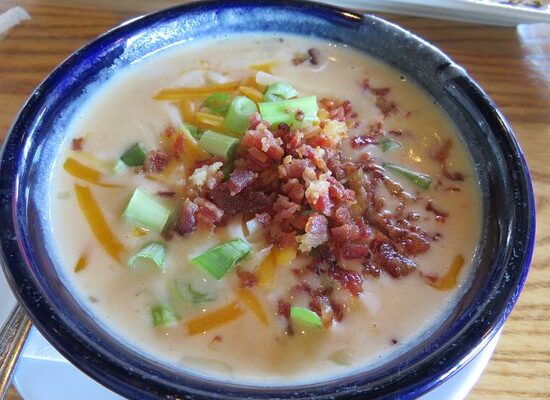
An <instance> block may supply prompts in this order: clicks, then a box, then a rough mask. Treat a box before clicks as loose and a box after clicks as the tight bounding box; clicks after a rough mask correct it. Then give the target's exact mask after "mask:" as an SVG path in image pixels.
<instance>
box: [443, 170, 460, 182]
mask: <svg viewBox="0 0 550 400" xmlns="http://www.w3.org/2000/svg"><path fill="white" fill-rule="evenodd" d="M443 176H444V177H445V178H447V179H450V180H451V181H463V180H464V178H465V176H464V174H463V173H462V172H450V171H449V170H447V167H443Z"/></svg>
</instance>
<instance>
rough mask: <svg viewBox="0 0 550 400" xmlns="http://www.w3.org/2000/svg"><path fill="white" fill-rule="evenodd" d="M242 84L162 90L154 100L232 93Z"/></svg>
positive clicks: (173, 99)
mask: <svg viewBox="0 0 550 400" xmlns="http://www.w3.org/2000/svg"><path fill="white" fill-rule="evenodd" d="M240 84H241V83H240V81H234V82H227V83H220V84H217V85H209V86H201V87H186V88H172V89H162V90H161V91H160V92H158V93H157V94H156V95H155V96H154V97H153V98H154V99H156V100H170V101H181V100H185V99H189V98H193V97H201V96H207V95H209V94H212V93H216V92H232V91H234V90H236V89H237V88H238V87H239V86H240Z"/></svg>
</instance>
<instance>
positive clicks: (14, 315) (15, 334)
mask: <svg viewBox="0 0 550 400" xmlns="http://www.w3.org/2000/svg"><path fill="white" fill-rule="evenodd" d="M30 328H31V321H30V319H29V317H28V316H27V314H26V313H25V311H24V310H23V308H22V307H21V306H20V305H17V306H16V307H15V309H14V310H13V311H12V312H11V314H10V316H9V317H8V319H7V321H6V324H5V325H4V327H3V328H2V331H1V332H0V400H1V399H3V398H4V396H5V395H6V392H7V390H8V386H9V384H10V381H11V377H12V374H13V370H14V369H15V365H16V364H17V358H18V357H19V353H21V350H22V349H23V344H24V343H25V339H26V338H27V335H28V334H29V330H30Z"/></svg>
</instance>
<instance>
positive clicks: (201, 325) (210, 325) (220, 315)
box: [185, 302, 244, 335]
mask: <svg viewBox="0 0 550 400" xmlns="http://www.w3.org/2000/svg"><path fill="white" fill-rule="evenodd" d="M243 313H244V311H243V309H242V308H240V307H239V304H238V303H237V302H233V303H231V304H229V305H227V306H225V307H222V308H219V309H217V310H214V311H211V312H209V313H207V314H204V315H201V316H199V317H196V318H193V319H190V320H189V321H187V322H186V323H185V325H186V326H187V331H188V332H189V334H190V335H197V334H199V333H206V332H208V331H210V330H212V329H214V328H218V327H220V326H222V325H225V324H228V323H230V322H232V321H235V320H236V319H237V318H239V317H240V316H241V315H242V314H243Z"/></svg>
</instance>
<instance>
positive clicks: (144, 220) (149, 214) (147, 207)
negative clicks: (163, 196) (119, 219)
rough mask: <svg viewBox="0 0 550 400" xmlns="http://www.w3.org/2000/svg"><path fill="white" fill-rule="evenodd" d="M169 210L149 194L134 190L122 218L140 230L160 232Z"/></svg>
mask: <svg viewBox="0 0 550 400" xmlns="http://www.w3.org/2000/svg"><path fill="white" fill-rule="evenodd" d="M170 214H171V210H170V209H169V208H167V207H166V206H164V205H163V204H162V203H160V202H159V201H158V200H157V199H156V198H155V197H153V196H152V195H150V194H149V193H147V192H145V191H143V190H141V189H136V190H135V191H134V194H133V195H132V197H131V198H130V201H129V202H128V206H126V210H124V214H123V216H124V218H126V219H127V220H129V221H132V222H134V223H135V224H137V225H138V226H140V227H142V228H147V229H151V230H153V231H155V232H159V233H160V232H162V230H163V229H164V226H165V225H166V222H167V221H168V219H169V218H170Z"/></svg>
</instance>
